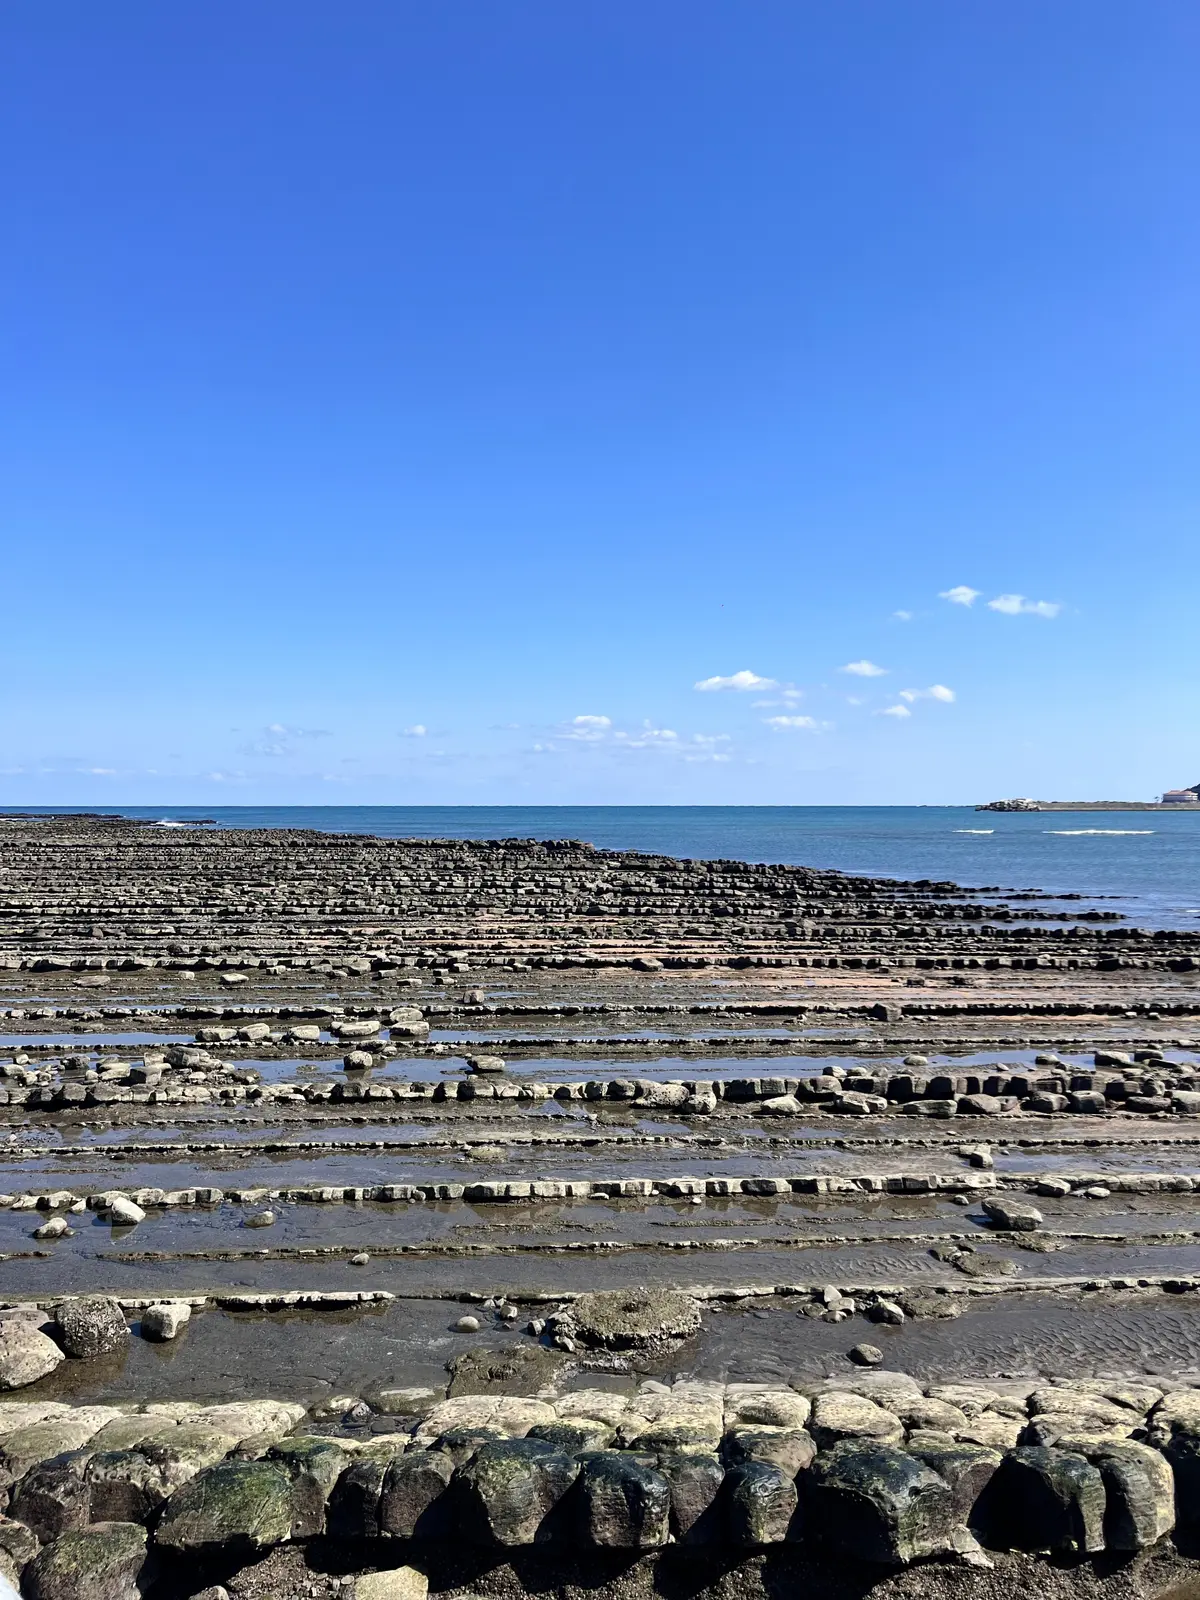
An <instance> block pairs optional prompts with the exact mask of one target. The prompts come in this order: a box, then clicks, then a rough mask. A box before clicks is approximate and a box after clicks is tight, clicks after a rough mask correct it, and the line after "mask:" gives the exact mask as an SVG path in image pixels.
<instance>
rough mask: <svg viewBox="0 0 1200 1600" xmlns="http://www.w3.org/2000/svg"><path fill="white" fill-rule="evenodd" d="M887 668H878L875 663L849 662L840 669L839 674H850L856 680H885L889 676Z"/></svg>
mask: <svg viewBox="0 0 1200 1600" xmlns="http://www.w3.org/2000/svg"><path fill="white" fill-rule="evenodd" d="M887 670H888V669H887V668H886V667H877V666H876V665H875V663H874V662H873V661H847V663H846V665H845V666H844V667H839V668H838V671H839V672H848V673H850V675H851V676H852V677H855V678H883V677H886V676H887Z"/></svg>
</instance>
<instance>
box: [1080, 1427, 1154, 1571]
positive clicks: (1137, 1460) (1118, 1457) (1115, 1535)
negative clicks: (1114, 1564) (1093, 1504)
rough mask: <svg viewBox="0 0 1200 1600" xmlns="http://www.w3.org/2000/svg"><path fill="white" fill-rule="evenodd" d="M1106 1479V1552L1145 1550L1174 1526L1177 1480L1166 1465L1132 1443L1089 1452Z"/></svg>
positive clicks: (1125, 1442)
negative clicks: (1107, 1550)
mask: <svg viewBox="0 0 1200 1600" xmlns="http://www.w3.org/2000/svg"><path fill="white" fill-rule="evenodd" d="M1088 1456H1089V1459H1090V1460H1091V1462H1092V1464H1093V1465H1094V1466H1096V1467H1098V1468H1099V1469H1100V1476H1101V1477H1102V1478H1103V1480H1104V1493H1105V1509H1104V1543H1105V1547H1106V1548H1107V1549H1109V1550H1144V1549H1147V1548H1148V1547H1149V1546H1150V1545H1154V1544H1157V1543H1158V1541H1159V1540H1160V1539H1164V1538H1166V1536H1167V1534H1168V1533H1170V1532H1171V1530H1172V1528H1174V1526H1175V1478H1174V1474H1173V1473H1172V1471H1171V1467H1170V1463H1169V1462H1168V1461H1167V1460H1166V1458H1165V1457H1164V1456H1162V1455H1160V1454H1159V1452H1158V1451H1157V1450H1152V1449H1151V1448H1150V1446H1149V1445H1146V1444H1138V1443H1136V1442H1135V1441H1134V1440H1132V1439H1127V1440H1124V1441H1120V1442H1118V1441H1113V1442H1112V1443H1108V1444H1104V1445H1102V1446H1101V1447H1100V1448H1099V1449H1098V1450H1096V1451H1095V1452H1094V1453H1093V1452H1091V1451H1089V1452H1088Z"/></svg>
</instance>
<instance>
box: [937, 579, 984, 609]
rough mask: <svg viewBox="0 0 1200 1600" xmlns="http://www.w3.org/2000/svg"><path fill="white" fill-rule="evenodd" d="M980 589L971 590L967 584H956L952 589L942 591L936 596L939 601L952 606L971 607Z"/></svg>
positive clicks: (977, 597) (980, 592)
mask: <svg viewBox="0 0 1200 1600" xmlns="http://www.w3.org/2000/svg"><path fill="white" fill-rule="evenodd" d="M982 592H983V591H982V590H981V589H972V588H971V585H970V584H969V583H956V584H955V585H954V587H953V589H942V590H941V591H940V592H939V594H938V599H939V600H949V602H950V604H951V605H952V606H973V605H974V604H975V602H976V600H978V599H979V596H980V595H981V594H982Z"/></svg>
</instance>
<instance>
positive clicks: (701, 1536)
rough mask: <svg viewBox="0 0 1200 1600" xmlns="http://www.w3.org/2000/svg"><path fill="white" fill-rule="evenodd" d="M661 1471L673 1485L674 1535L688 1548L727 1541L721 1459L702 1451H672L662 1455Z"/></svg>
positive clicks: (723, 1475)
mask: <svg viewBox="0 0 1200 1600" xmlns="http://www.w3.org/2000/svg"><path fill="white" fill-rule="evenodd" d="M658 1470H659V1471H660V1472H661V1473H662V1475H663V1477H664V1478H665V1479H666V1480H667V1483H668V1485H669V1486H670V1493H671V1534H672V1536H673V1537H674V1538H675V1539H676V1540H677V1541H678V1542H679V1543H681V1544H686V1545H701V1544H715V1543H719V1542H721V1541H723V1540H724V1537H725V1525H724V1517H723V1516H722V1506H721V1504H720V1496H721V1488H722V1485H723V1484H724V1482H725V1468H724V1467H723V1466H722V1465H721V1463H720V1461H719V1460H718V1459H717V1457H716V1456H714V1455H709V1454H708V1453H707V1452H705V1451H700V1450H679V1451H673V1452H670V1451H669V1452H665V1453H664V1454H662V1455H660V1456H659V1458H658Z"/></svg>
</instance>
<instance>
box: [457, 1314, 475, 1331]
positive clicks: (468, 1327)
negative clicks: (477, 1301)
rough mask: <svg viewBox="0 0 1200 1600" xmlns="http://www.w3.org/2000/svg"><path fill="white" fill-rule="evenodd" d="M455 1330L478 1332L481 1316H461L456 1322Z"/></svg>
mask: <svg viewBox="0 0 1200 1600" xmlns="http://www.w3.org/2000/svg"><path fill="white" fill-rule="evenodd" d="M454 1331H455V1333H478V1332H479V1318H478V1317H471V1316H467V1317H459V1319H458V1321H457V1322H456V1323H455V1324H454Z"/></svg>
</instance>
